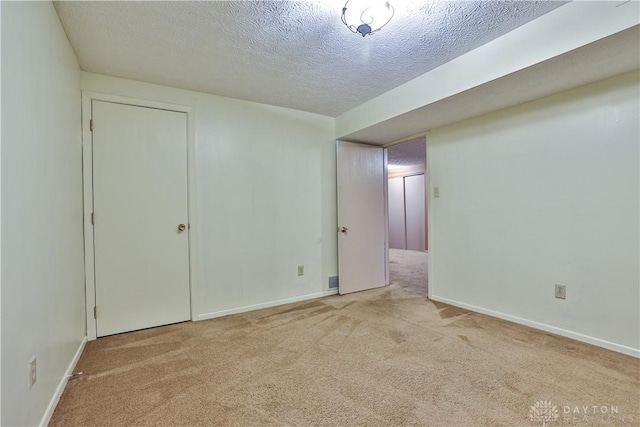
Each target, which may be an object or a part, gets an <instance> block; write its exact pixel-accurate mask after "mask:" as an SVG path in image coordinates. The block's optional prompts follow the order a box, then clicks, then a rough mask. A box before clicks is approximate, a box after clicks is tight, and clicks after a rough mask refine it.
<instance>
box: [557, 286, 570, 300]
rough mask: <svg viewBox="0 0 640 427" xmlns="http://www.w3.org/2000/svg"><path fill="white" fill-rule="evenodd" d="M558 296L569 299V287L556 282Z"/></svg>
mask: <svg viewBox="0 0 640 427" xmlns="http://www.w3.org/2000/svg"><path fill="white" fill-rule="evenodd" d="M556 298H559V299H567V287H566V286H565V285H558V284H557V283H556Z"/></svg>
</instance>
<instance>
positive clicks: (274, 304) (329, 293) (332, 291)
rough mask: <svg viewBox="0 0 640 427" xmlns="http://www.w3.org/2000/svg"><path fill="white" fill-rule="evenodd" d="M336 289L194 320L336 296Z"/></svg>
mask: <svg viewBox="0 0 640 427" xmlns="http://www.w3.org/2000/svg"><path fill="white" fill-rule="evenodd" d="M337 293H338V289H330V290H327V291H323V292H316V293H314V294H308V295H301V296H297V297H293V298H285V299H280V300H276V301H270V302H264V303H261V304H254V305H245V306H244V307H238V308H231V309H228V310H220V311H214V312H212V313H203V314H199V315H198V317H197V319H196V320H207V319H215V318H216V317H223V316H229V315H230V314H238V313H246V312H247V311H253V310H260V309H262V308H269V307H275V306H278V305H283V304H290V303H292V302H299V301H306V300H309V299H315V298H322V297H327V296H330V295H336V294H337Z"/></svg>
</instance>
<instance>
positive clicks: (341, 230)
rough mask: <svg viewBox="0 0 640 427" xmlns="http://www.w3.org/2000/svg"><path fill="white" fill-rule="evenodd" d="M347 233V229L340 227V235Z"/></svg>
mask: <svg viewBox="0 0 640 427" xmlns="http://www.w3.org/2000/svg"><path fill="white" fill-rule="evenodd" d="M347 231H349V229H348V228H347V227H340V232H341V233H346V232H347Z"/></svg>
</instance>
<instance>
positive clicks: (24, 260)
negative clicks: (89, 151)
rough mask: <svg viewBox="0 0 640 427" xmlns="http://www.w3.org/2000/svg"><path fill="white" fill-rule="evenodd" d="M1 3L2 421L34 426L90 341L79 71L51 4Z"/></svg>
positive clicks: (7, 423) (8, 423)
mask: <svg viewBox="0 0 640 427" xmlns="http://www.w3.org/2000/svg"><path fill="white" fill-rule="evenodd" d="M1 7H2V420H1V422H2V425H7V426H9V425H36V424H38V423H39V422H40V421H41V419H42V418H43V415H44V414H45V412H46V410H47V407H48V405H49V404H50V402H51V400H52V398H53V397H54V395H55V393H56V390H57V388H58V386H59V385H60V384H61V383H62V384H64V380H63V377H64V375H65V371H66V370H67V368H68V367H69V365H70V363H71V362H72V359H73V357H74V354H75V353H76V352H77V350H78V349H79V346H80V345H81V342H82V340H83V338H84V336H85V318H84V279H83V271H84V268H83V253H82V172H81V167H82V164H81V147H82V145H81V138H80V75H79V72H80V71H79V68H78V63H77V61H76V59H75V56H74V54H73V51H72V50H71V47H70V46H69V43H68V42H67V38H66V35H65V33H64V31H63V29H62V26H61V25H60V22H59V21H58V16H57V14H56V12H55V10H54V8H53V5H52V4H51V3H50V2H2V6H1ZM34 355H35V356H37V373H38V379H37V382H36V383H35V385H34V386H33V388H31V389H29V383H28V378H29V376H28V361H29V359H30V358H31V356H34Z"/></svg>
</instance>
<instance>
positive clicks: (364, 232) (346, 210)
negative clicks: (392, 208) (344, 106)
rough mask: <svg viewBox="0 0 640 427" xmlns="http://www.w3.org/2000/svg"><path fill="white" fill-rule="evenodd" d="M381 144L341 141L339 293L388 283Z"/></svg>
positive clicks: (384, 177)
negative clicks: (378, 145)
mask: <svg viewBox="0 0 640 427" xmlns="http://www.w3.org/2000/svg"><path fill="white" fill-rule="evenodd" d="M385 179H386V173H385V164H384V149H383V148H382V147H377V146H372V145H365V144H355V143H351V142H342V141H339V142H338V227H339V230H338V234H339V237H338V268H339V272H340V284H339V291H340V294H346V293H351V292H357V291H363V290H366V289H373V288H378V287H381V286H384V285H386V278H385V277H386V274H385V272H386V261H385V252H386V248H385V234H386V224H385V223H386V220H385V194H384V189H385Z"/></svg>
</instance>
